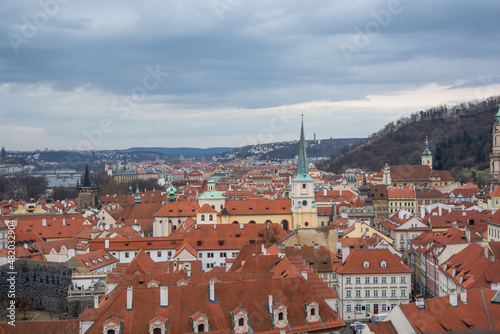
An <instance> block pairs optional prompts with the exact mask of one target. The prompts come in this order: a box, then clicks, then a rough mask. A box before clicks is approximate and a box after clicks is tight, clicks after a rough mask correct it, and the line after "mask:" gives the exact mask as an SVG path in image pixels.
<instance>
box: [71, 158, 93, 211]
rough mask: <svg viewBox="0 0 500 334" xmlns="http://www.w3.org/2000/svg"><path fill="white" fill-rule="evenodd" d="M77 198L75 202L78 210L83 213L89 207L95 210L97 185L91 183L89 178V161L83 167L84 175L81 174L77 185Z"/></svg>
mask: <svg viewBox="0 0 500 334" xmlns="http://www.w3.org/2000/svg"><path fill="white" fill-rule="evenodd" d="M77 191H78V197H77V198H76V202H77V205H78V210H79V211H80V212H84V211H85V210H86V209H88V208H89V207H92V208H97V206H98V200H97V184H96V183H95V182H92V179H91V178H90V168H89V161H88V159H87V164H86V165H85V173H84V174H83V178H82V182H81V183H79V184H78V185H77Z"/></svg>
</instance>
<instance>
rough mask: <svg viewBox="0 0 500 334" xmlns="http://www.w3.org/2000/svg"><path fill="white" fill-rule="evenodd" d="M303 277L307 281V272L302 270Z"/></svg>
mask: <svg viewBox="0 0 500 334" xmlns="http://www.w3.org/2000/svg"><path fill="white" fill-rule="evenodd" d="M302 277H304V278H305V279H307V271H305V270H302Z"/></svg>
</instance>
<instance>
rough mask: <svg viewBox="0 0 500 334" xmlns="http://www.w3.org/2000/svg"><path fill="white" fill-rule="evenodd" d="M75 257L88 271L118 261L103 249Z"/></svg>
mask: <svg viewBox="0 0 500 334" xmlns="http://www.w3.org/2000/svg"><path fill="white" fill-rule="evenodd" d="M75 259H76V260H77V261H78V262H80V264H81V265H82V266H84V267H85V268H87V269H88V270H89V271H92V270H96V269H99V268H102V267H105V266H107V265H110V264H113V263H116V262H118V259H116V258H115V257H114V256H113V255H111V254H110V253H108V252H107V251H105V250H104V249H99V250H96V251H93V252H88V253H84V254H79V255H76V256H75Z"/></svg>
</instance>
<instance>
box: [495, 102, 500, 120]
mask: <svg viewBox="0 0 500 334" xmlns="http://www.w3.org/2000/svg"><path fill="white" fill-rule="evenodd" d="M495 124H500V105H498V111H497V114H496V115H495Z"/></svg>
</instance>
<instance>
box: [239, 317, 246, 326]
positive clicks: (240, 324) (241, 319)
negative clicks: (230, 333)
mask: <svg viewBox="0 0 500 334" xmlns="http://www.w3.org/2000/svg"><path fill="white" fill-rule="evenodd" d="M244 324H245V319H243V318H239V319H238V326H240V327H243V325H244Z"/></svg>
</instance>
